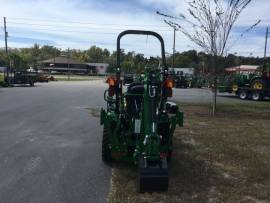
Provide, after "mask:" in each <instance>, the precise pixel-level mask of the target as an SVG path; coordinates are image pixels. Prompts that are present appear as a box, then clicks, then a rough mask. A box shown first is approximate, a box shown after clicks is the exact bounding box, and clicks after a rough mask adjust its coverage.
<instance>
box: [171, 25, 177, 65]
mask: <svg viewBox="0 0 270 203" xmlns="http://www.w3.org/2000/svg"><path fill="white" fill-rule="evenodd" d="M175 33H176V27H175V26H174V27H173V61H172V68H173V69H174V62H175Z"/></svg>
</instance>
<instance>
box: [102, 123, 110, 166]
mask: <svg viewBox="0 0 270 203" xmlns="http://www.w3.org/2000/svg"><path fill="white" fill-rule="evenodd" d="M109 136H110V133H109V130H108V128H106V127H105V126H104V128H103V137H102V160H103V161H104V162H107V163H110V162H112V155H111V154H112V153H111V147H110V139H109V138H110V137H109Z"/></svg>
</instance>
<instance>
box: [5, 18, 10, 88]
mask: <svg viewBox="0 0 270 203" xmlns="http://www.w3.org/2000/svg"><path fill="white" fill-rule="evenodd" d="M4 32H5V50H6V57H7V60H8V63H7V83H8V85H9V71H10V70H9V65H10V64H9V56H8V45H7V38H8V32H7V24H6V17H4Z"/></svg>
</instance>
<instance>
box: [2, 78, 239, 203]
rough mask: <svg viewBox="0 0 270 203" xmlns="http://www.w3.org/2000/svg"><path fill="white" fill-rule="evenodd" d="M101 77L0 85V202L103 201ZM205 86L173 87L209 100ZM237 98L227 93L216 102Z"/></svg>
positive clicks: (177, 94) (106, 174)
mask: <svg viewBox="0 0 270 203" xmlns="http://www.w3.org/2000/svg"><path fill="white" fill-rule="evenodd" d="M105 88H106V84H105V83H104V82H102V81H88V82H51V83H48V84H46V83H43V84H37V85H36V87H33V88H31V87H14V88H2V89H0V160H1V161H0V202H20V203H24V202H27V203H28V202H35V203H36V202H46V203H47V202H65V203H66V202H72V203H73V202H96V203H98V202H105V201H106V197H107V194H108V192H109V187H110V177H111V169H110V167H108V166H106V165H105V164H103V163H102V161H101V154H100V152H101V139H102V128H101V126H100V125H99V118H98V117H97V116H96V115H95V114H91V113H90V110H89V109H93V108H94V109H98V108H100V107H102V106H103V104H104V101H103V92H104V89H105ZM211 99H212V97H211V92H209V91H208V90H207V89H174V99H173V100H177V101H181V102H192V103H195V102H210V101H211ZM230 100H234V101H239V102H242V101H240V100H238V99H235V98H234V97H232V98H231V97H230V96H229V95H226V94H225V95H223V96H220V97H218V101H219V102H226V101H230Z"/></svg>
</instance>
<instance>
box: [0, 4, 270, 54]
mask: <svg viewBox="0 0 270 203" xmlns="http://www.w3.org/2000/svg"><path fill="white" fill-rule="evenodd" d="M187 1H188V0H76V1H74V0H46V1H42V0H24V1H21V0H8V1H7V0H0V5H1V7H0V17H1V18H2V19H3V17H4V16H5V17H6V20H7V31H8V34H9V37H8V46H9V47H12V48H22V47H31V46H33V44H34V43H37V44H40V45H52V46H56V47H58V48H61V49H67V48H70V49H88V48H89V47H91V46H93V45H96V46H99V47H102V48H107V49H109V50H110V51H115V50H116V38H117V35H118V34H119V33H120V32H121V31H123V30H126V29H143V30H151V31H156V32H158V33H159V34H161V35H162V37H163V38H164V41H165V49H166V52H167V53H168V54H171V53H172V46H173V29H172V28H170V27H169V26H168V25H166V24H165V23H164V22H163V18H162V17H161V16H159V15H157V14H156V11H157V10H158V11H160V12H163V13H169V14H171V15H174V16H179V14H180V13H184V14H186V13H187V8H188V5H187ZM269 10H270V1H269V0H253V1H252V2H251V3H250V5H249V6H248V7H247V8H246V9H245V10H244V11H243V13H242V14H241V15H240V17H239V19H238V20H237V22H236V24H235V27H234V29H233V31H232V34H231V37H230V40H229V43H228V45H229V47H230V49H229V53H237V55H244V56H249V55H253V56H262V55H263V51H264V42H265V30H266V27H267V26H268V25H269V24H270V15H269ZM259 19H261V20H262V22H261V23H260V25H259V26H257V27H256V28H255V29H254V30H252V31H251V32H249V33H247V34H245V35H244V36H243V37H241V38H239V35H240V34H241V33H242V32H243V31H244V30H245V29H247V28H248V27H249V26H251V25H252V24H254V23H255V22H256V21H257V20H259ZM178 23H179V24H182V23H183V22H181V21H178ZM185 26H187V27H186V28H187V30H190V29H191V27H188V25H185ZM236 39H238V40H237V43H234V42H235V40H236ZM121 46H122V47H121V48H123V49H125V50H126V51H135V52H137V53H143V54H145V56H148V57H149V56H156V55H160V46H159V42H158V41H157V40H156V39H154V38H153V37H150V36H149V37H147V36H125V37H124V38H123V40H122V41H121ZM0 47H4V31H3V20H2V22H0ZM190 49H195V50H198V51H201V49H200V47H198V46H196V45H195V44H194V43H192V42H191V41H190V40H189V39H188V38H187V37H185V36H184V35H183V34H182V33H181V32H179V31H178V32H177V33H176V51H179V52H182V51H186V50H190ZM267 53H268V54H269V55H270V51H268V52H267Z"/></svg>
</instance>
